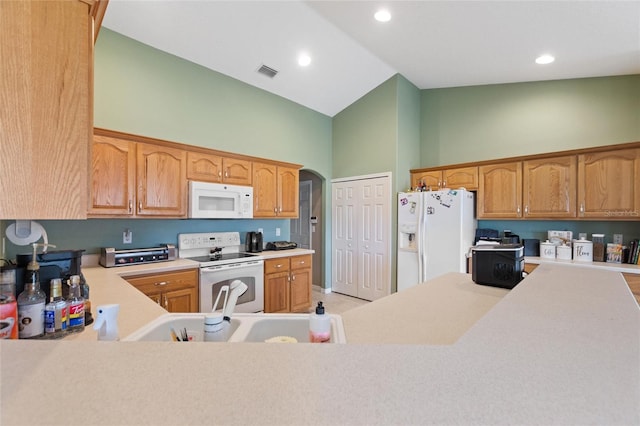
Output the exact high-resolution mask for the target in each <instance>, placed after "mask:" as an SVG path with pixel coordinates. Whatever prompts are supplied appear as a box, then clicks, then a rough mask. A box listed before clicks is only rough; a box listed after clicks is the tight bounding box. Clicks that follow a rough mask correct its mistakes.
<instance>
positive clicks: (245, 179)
mask: <svg viewBox="0 0 640 426" xmlns="http://www.w3.org/2000/svg"><path fill="white" fill-rule="evenodd" d="M222 170H223V172H222V176H223V181H224V182H225V183H229V184H232V185H251V161H248V160H239V159H236V158H223V159H222Z"/></svg>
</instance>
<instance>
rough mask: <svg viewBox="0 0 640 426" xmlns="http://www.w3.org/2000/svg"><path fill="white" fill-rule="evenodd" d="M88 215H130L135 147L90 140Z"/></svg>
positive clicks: (123, 142)
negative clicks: (91, 146) (90, 160)
mask: <svg viewBox="0 0 640 426" xmlns="http://www.w3.org/2000/svg"><path fill="white" fill-rule="evenodd" d="M92 157H93V158H92V162H91V182H90V188H89V191H90V195H89V214H90V215H133V213H134V204H135V188H136V185H135V182H136V144H135V142H131V141H126V140H122V139H116V138H110V137H107V136H99V135H96V136H95V137H94V141H93V149H92Z"/></svg>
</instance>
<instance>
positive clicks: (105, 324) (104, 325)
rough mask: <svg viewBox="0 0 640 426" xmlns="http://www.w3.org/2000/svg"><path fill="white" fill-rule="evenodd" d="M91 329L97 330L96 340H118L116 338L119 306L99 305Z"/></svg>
mask: <svg viewBox="0 0 640 426" xmlns="http://www.w3.org/2000/svg"><path fill="white" fill-rule="evenodd" d="M97 311H98V316H97V317H96V320H95V322H94V323H93V329H94V330H98V340H120V337H119V336H118V312H120V305H117V304H109V305H100V306H98V308H97Z"/></svg>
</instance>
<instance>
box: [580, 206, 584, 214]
mask: <svg viewBox="0 0 640 426" xmlns="http://www.w3.org/2000/svg"><path fill="white" fill-rule="evenodd" d="M580 213H582V214H584V203H580Z"/></svg>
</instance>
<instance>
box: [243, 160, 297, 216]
mask: <svg viewBox="0 0 640 426" xmlns="http://www.w3.org/2000/svg"><path fill="white" fill-rule="evenodd" d="M298 182H299V173H298V169H296V168H292V167H284V166H276V165H273V164H267V163H258V162H254V163H253V217H265V218H266V217H280V218H296V217H298V208H299V206H298V198H299V195H298V193H299V189H298Z"/></svg>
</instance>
